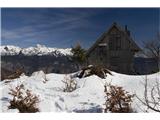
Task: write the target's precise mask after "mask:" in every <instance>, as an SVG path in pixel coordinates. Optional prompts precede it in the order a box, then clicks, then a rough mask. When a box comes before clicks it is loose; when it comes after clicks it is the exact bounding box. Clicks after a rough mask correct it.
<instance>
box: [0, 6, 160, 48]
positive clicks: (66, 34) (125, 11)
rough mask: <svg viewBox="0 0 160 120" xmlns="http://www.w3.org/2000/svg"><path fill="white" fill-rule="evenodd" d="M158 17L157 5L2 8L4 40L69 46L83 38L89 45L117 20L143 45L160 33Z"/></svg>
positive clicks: (31, 44) (24, 43) (84, 42)
mask: <svg viewBox="0 0 160 120" xmlns="http://www.w3.org/2000/svg"><path fill="white" fill-rule="evenodd" d="M159 17H160V9H158V8H2V9H1V28H2V29H1V33H2V40H1V44H2V45H17V46H20V47H29V46H35V45H36V44H43V45H46V46H48V47H59V48H67V47H71V46H72V45H74V44H76V43H77V42H80V43H81V44H82V46H83V47H84V48H89V47H90V46H91V45H92V44H93V43H94V42H95V41H96V40H97V38H98V37H99V36H100V35H101V34H102V33H103V32H105V31H106V30H107V29H108V28H109V27H110V26H111V24H112V23H113V22H117V23H118V24H119V25H120V26H122V27H124V25H128V29H129V30H130V31H131V34H132V37H133V39H134V40H135V41H136V43H138V44H139V45H140V46H141V43H142V41H147V40H151V39H153V38H154V37H155V36H156V34H157V33H158V28H159V27H160V25H159Z"/></svg>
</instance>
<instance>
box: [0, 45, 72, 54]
mask: <svg viewBox="0 0 160 120" xmlns="http://www.w3.org/2000/svg"><path fill="white" fill-rule="evenodd" d="M0 50H1V55H18V54H20V53H21V54H23V55H26V56H31V55H38V56H42V55H54V56H63V55H65V56H66V55H71V48H66V49H60V48H50V47H46V46H44V45H39V44H37V45H36V46H35V47H28V48H20V47H17V46H13V45H6V46H1V47H0Z"/></svg>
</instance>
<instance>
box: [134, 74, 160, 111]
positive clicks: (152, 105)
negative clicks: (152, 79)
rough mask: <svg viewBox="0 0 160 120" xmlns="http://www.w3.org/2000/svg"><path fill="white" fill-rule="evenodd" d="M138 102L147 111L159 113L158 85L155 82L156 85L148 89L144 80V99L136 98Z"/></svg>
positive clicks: (157, 82) (159, 94) (159, 96)
mask: <svg viewBox="0 0 160 120" xmlns="http://www.w3.org/2000/svg"><path fill="white" fill-rule="evenodd" d="M136 97H137V98H138V100H139V101H140V102H141V103H142V104H143V105H145V106H146V107H147V109H150V110H153V111H155V112H160V83H159V81H158V80H157V81H156V84H155V85H153V86H152V87H151V89H150V90H149V88H148V79H147V76H146V78H145V84H144V97H143V98H144V99H141V98H139V97H138V96H136Z"/></svg>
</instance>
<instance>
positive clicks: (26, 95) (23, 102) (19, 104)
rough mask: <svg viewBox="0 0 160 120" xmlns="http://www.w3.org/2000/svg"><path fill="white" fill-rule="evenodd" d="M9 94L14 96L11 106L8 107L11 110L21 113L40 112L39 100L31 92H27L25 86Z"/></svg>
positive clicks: (18, 87)
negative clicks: (37, 105)
mask: <svg viewBox="0 0 160 120" xmlns="http://www.w3.org/2000/svg"><path fill="white" fill-rule="evenodd" d="M9 94H10V95H12V96H13V99H12V100H11V101H10V106H8V108H9V109H18V110H19V112H20V113H35V112H38V111H39V109H38V108H37V107H36V104H37V103H38V102H39V98H38V97H37V96H36V95H33V94H32V93H31V91H30V90H25V89H24V85H23V84H21V85H20V86H17V87H16V88H15V89H10V92H9Z"/></svg>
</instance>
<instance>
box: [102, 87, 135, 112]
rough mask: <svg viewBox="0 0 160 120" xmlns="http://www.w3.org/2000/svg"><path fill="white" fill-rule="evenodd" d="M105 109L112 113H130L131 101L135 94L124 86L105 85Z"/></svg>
mask: <svg viewBox="0 0 160 120" xmlns="http://www.w3.org/2000/svg"><path fill="white" fill-rule="evenodd" d="M104 87H105V90H104V92H105V94H106V102H105V107H106V108H105V111H104V112H112V113H130V112H132V108H131V102H132V97H133V96H134V95H130V94H128V92H127V91H125V90H124V89H123V88H122V87H118V86H113V85H110V84H109V85H107V86H106V85H105V86H104Z"/></svg>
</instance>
